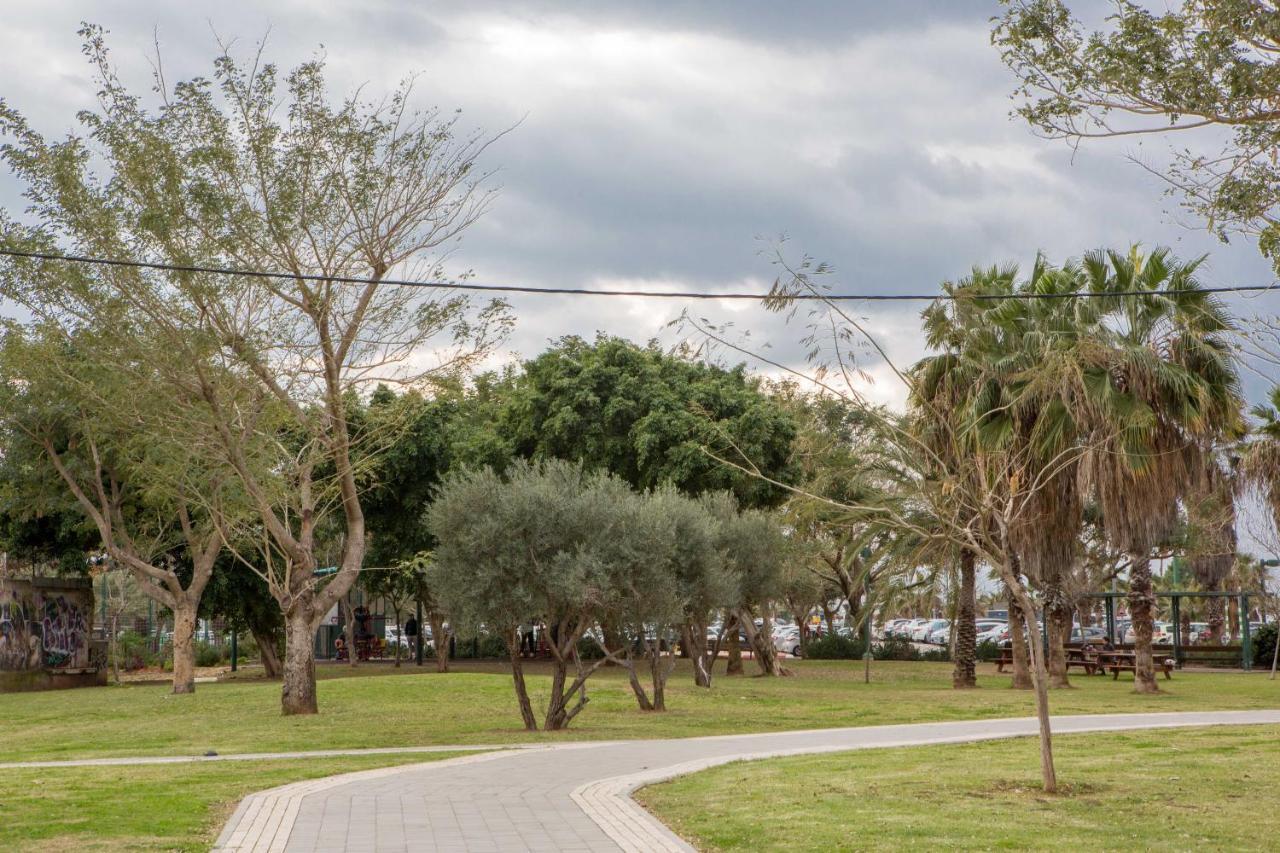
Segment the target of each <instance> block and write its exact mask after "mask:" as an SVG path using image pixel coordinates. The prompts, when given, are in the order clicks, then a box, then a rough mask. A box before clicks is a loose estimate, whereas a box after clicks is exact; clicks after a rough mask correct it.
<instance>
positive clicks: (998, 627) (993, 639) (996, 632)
mask: <svg viewBox="0 0 1280 853" xmlns="http://www.w3.org/2000/svg"><path fill="white" fill-rule="evenodd" d="M1008 632H1009V625H1008V623H1006V622H997V623H995V624H994V625H992V626H991V627H989V628H987V629H986V630H985V631H983V630H979V631H978V642H979V643H998V642H1000V638H1001V635H1002V634H1003V635H1005V636H1007V635H1008Z"/></svg>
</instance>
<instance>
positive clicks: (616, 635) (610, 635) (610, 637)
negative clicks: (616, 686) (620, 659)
mask: <svg viewBox="0 0 1280 853" xmlns="http://www.w3.org/2000/svg"><path fill="white" fill-rule="evenodd" d="M600 634H601V636H602V637H604V647H605V648H606V649H620V648H622V645H623V643H625V642H626V638H625V637H623V636H622V632H621V631H619V630H618V629H617V627H616V626H614V625H606V624H604V623H603V622H602V623H601V624H600ZM604 665H605V666H617V665H618V664H617V663H616V662H614V661H612V660H608V661H605V664H604Z"/></svg>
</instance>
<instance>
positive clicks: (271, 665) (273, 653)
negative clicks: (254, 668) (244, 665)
mask: <svg viewBox="0 0 1280 853" xmlns="http://www.w3.org/2000/svg"><path fill="white" fill-rule="evenodd" d="M249 633H251V634H253V641H254V642H255V643H257V644H258V660H260V661H261V662H262V671H263V674H265V675H266V676H267V678H271V679H276V678H279V677H280V674H281V672H282V670H281V667H280V652H279V650H278V649H277V648H276V636H275V632H273V631H263V630H262V629H260V628H256V627H253V626H250V628H249Z"/></svg>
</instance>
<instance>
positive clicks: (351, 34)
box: [0, 0, 1271, 400]
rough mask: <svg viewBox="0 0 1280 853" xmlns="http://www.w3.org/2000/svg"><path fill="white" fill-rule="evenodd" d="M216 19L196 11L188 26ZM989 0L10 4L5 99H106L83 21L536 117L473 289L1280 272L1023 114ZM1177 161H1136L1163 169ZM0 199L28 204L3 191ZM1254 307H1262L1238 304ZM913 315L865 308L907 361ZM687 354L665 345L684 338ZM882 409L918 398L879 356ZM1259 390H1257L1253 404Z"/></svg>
mask: <svg viewBox="0 0 1280 853" xmlns="http://www.w3.org/2000/svg"><path fill="white" fill-rule="evenodd" d="M197 6H198V8H199V10H200V11H196V8H197ZM997 9H998V7H997V6H996V4H995V3H992V2H985V0H938V2H923V1H922V0H921V1H920V2H912V0H900V2H894V3H879V2H807V3H804V4H780V3H776V2H734V3H727V2H724V3H710V2H685V3H681V2H668V0H662V2H659V0H654V1H653V2H635V0H631V2H626V3H622V2H618V3H608V2H599V0H593V1H592V2H587V0H581V2H572V1H571V0H564V2H550V0H545V2H521V3H486V2H467V3H458V2H451V3H445V2H409V0H350V2H343V0H330V1H329V2H323V0H306V2H302V0H292V2H272V3H263V2H243V0H222V1H221V2H219V3H217V4H188V3H181V4H179V3H162V2H141V0H133V2H129V1H128V0H118V2H112V3H109V4H103V3H92V2H59V0H41V2H19V0H9V2H6V3H5V12H6V21H5V29H4V32H3V34H2V35H0V40H2V41H3V48H4V49H3V50H0V95H2V96H3V97H4V98H5V99H7V100H9V101H10V102H12V103H13V104H14V105H16V106H17V107H19V108H20V109H21V110H23V111H25V112H26V113H27V114H28V115H29V116H31V117H32V118H33V120H34V121H35V124H36V125H37V127H38V128H39V129H41V130H43V131H44V132H46V133H48V134H58V133H62V132H65V131H66V130H68V129H70V128H71V127H72V126H73V124H74V116H75V111H76V110H77V109H80V108H83V107H87V106H91V105H92V96H93V90H92V87H91V86H90V84H89V82H88V80H89V69H88V67H87V64H86V63H85V61H84V58H83V57H82V55H81V53H80V45H79V39H78V38H77V36H76V33H75V31H76V29H77V26H78V23H79V21H81V20H82V19H89V20H93V21H95V22H97V23H101V24H103V25H104V26H106V27H107V28H108V29H109V30H110V37H109V41H110V44H111V46H112V48H113V52H114V55H115V58H116V61H117V63H118V65H119V66H120V70H121V72H122V76H124V77H125V78H126V79H127V80H130V81H133V82H136V83H137V85H138V86H139V87H140V88H141V87H145V86H146V85H147V83H148V75H149V73H150V64H149V57H150V56H151V54H152V53H153V51H154V48H153V38H158V40H159V44H160V50H161V52H162V54H163V56H164V58H165V64H166V70H167V73H168V76H169V77H170V79H171V80H172V79H176V78H177V77H179V76H190V75H194V74H207V73H209V70H210V62H211V60H212V57H213V56H214V54H215V52H216V49H217V48H216V45H215V41H214V37H213V32H214V31H216V32H217V33H218V34H220V35H221V36H223V37H224V38H227V37H236V38H238V39H239V40H240V42H239V43H240V46H241V47H242V49H243V51H244V52H245V53H248V52H250V51H252V50H253V49H254V46H255V44H256V42H258V41H259V40H261V39H262V38H264V37H265V38H266V39H267V50H266V54H267V56H268V58H269V59H271V60H272V61H274V62H276V63H277V64H279V65H281V66H284V67H288V66H292V65H294V64H297V63H298V62H300V61H304V60H306V59H308V58H310V57H312V56H313V55H315V54H316V53H317V52H318V51H322V52H323V53H324V54H325V55H326V56H327V57H328V61H329V67H330V70H331V78H332V81H333V84H334V87H335V89H336V90H337V91H338V92H339V93H345V92H347V91H350V90H351V89H352V88H353V87H355V86H358V85H364V86H365V87H366V89H367V90H368V91H369V92H370V93H377V92H382V91H386V90H389V89H390V88H392V87H393V86H394V85H395V84H396V82H397V81H399V80H400V79H402V78H404V77H405V76H406V75H411V74H417V75H419V81H418V86H417V94H418V96H419V97H420V99H421V102H422V104H423V105H433V104H434V105H438V106H440V107H442V108H446V109H452V108H454V107H457V108H460V109H461V110H462V111H463V124H464V126H467V127H472V126H474V127H480V128H486V129H488V130H491V131H498V130H501V129H503V128H507V127H510V126H512V125H513V124H516V123H517V122H519V126H518V127H517V128H516V129H515V130H514V131H513V132H512V133H510V134H509V135H507V136H506V137H505V138H503V139H502V140H501V141H500V142H499V144H497V145H496V146H494V147H493V148H492V149H490V151H489V152H488V153H487V155H486V160H485V162H484V165H485V166H487V167H491V168H497V169H498V170H499V172H498V175H497V178H496V181H497V183H498V184H500V186H501V193H500V195H499V196H498V198H497V199H496V202H495V204H494V205H493V207H492V210H491V212H490V213H489V214H488V215H487V217H486V218H485V219H484V220H482V221H481V222H480V223H479V224H478V225H476V226H475V227H474V229H473V230H472V231H470V232H469V234H468V235H467V237H466V239H465V241H464V243H463V246H462V250H461V251H460V252H459V253H458V254H457V255H456V257H455V259H454V260H455V270H456V271H461V270H463V269H470V270H473V271H474V274H475V276H476V278H477V280H479V281H482V282H510V283H519V284H531V285H562V286H574V287H578V286H589V287H628V288H672V289H674V288H681V289H683V288H689V289H697V290H704V291H716V290H721V291H725V290H757V289H764V288H766V287H767V285H768V283H769V281H771V279H772V277H773V275H774V269H773V267H771V265H770V264H769V263H768V260H767V258H765V257H762V256H761V252H762V250H763V251H765V252H766V253H767V252H768V250H769V249H770V247H771V246H772V245H773V241H774V240H775V239H776V237H777V236H778V235H780V234H786V235H788V237H789V241H788V243H787V244H786V251H787V252H788V253H789V254H790V255H791V256H792V257H798V256H799V255H801V254H807V255H810V256H813V257H815V258H817V259H821V260H825V261H828V262H830V263H831V264H832V265H833V266H834V268H835V270H836V275H835V276H834V277H833V279H832V282H833V284H834V285H835V286H836V288H837V289H838V290H841V291H847V292H867V293H873V292H874V293H884V292H899V293H900V292H931V291H934V290H936V288H937V286H938V283H939V282H940V281H942V280H944V279H947V278H953V277H959V276H962V275H964V274H965V273H966V272H967V271H968V270H969V268H970V267H971V266H972V265H974V264H983V265H986V264H992V263H1002V262H1007V261H1018V262H1021V263H1022V264H1023V265H1024V266H1026V265H1028V264H1029V263H1030V260H1031V258H1032V257H1033V256H1034V253H1035V251H1036V250H1037V249H1042V250H1044V251H1045V252H1046V253H1048V255H1049V256H1050V257H1051V258H1052V259H1055V260H1062V259H1064V258H1066V257H1068V256H1073V255H1078V254H1079V253H1081V252H1082V251H1084V250H1087V249H1090V248H1094V247H1098V246H1116V247H1124V246H1126V245H1128V244H1129V243H1131V242H1135V241H1137V242H1142V243H1144V244H1146V245H1148V246H1154V245H1159V244H1167V245H1170V246H1172V247H1174V249H1175V251H1176V252H1177V253H1179V254H1180V255H1182V256H1186V257H1189V256H1195V255H1198V254H1201V253H1204V252H1210V253H1211V259H1210V262H1209V264H1208V266H1207V267H1206V272H1205V275H1204V278H1205V280H1206V281H1207V282H1208V283H1210V284H1229V283H1242V282H1243V283H1257V282H1269V281H1270V280H1271V275H1270V270H1269V269H1268V266H1267V265H1266V264H1265V263H1263V262H1262V261H1261V260H1260V259H1259V257H1258V255H1257V252H1256V249H1255V247H1254V246H1253V245H1252V244H1251V243H1250V242H1249V241H1244V240H1240V241H1236V242H1234V243H1233V244H1232V245H1230V246H1224V245H1221V244H1219V243H1217V242H1216V241H1214V240H1212V239H1210V238H1209V237H1208V235H1206V234H1205V233H1204V232H1203V231H1202V230H1199V229H1197V228H1195V227H1194V223H1190V222H1187V221H1183V220H1185V217H1183V216H1182V215H1181V214H1180V213H1179V211H1178V209H1177V207H1176V204H1174V203H1173V202H1171V201H1170V200H1169V199H1166V198H1164V197H1163V196H1162V187H1161V185H1160V183H1159V182H1158V180H1157V179H1155V178H1153V177H1151V176H1150V175H1149V174H1147V173H1145V172H1143V171H1142V170H1141V169H1139V168H1137V167H1136V166H1134V165H1132V164H1131V163H1129V162H1127V161H1126V160H1125V155H1126V154H1133V153H1135V152H1138V150H1139V149H1138V148H1137V147H1136V144H1135V143H1133V142H1131V141H1130V142H1125V143H1119V142H1117V143H1105V142H1103V143H1097V144H1091V145H1089V146H1087V147H1085V148H1084V149H1082V150H1081V151H1079V152H1077V153H1076V154H1075V156H1074V158H1073V156H1072V153H1071V152H1070V151H1069V150H1068V149H1067V147H1066V146H1065V145H1063V144H1061V143H1054V142H1048V141H1045V140H1042V139H1039V138H1036V137H1035V136H1033V135H1032V133H1031V132H1030V131H1029V130H1028V128H1027V127H1026V126H1025V125H1024V124H1022V123H1020V122H1018V121H1015V120H1011V119H1010V118H1009V116H1008V112H1009V109H1010V102H1009V100H1008V97H1007V96H1008V93H1009V90H1010V88H1011V76H1010V74H1009V72H1008V71H1007V70H1006V69H1005V68H1004V66H1003V65H1002V64H1001V62H1000V60H999V57H998V55H997V54H996V51H995V50H994V49H993V48H992V47H991V46H990V44H989V19H990V17H991V15H993V14H994V13H995V12H996V11H997ZM1164 145H1165V143H1162V142H1159V141H1158V140H1150V141H1148V142H1147V143H1146V150H1145V151H1144V152H1143V153H1142V156H1144V157H1148V158H1150V159H1152V160H1153V161H1156V162H1158V161H1159V159H1160V156H1161V152H1162V151H1163V150H1164V148H1163V146H1164ZM0 203H3V204H4V205H5V206H6V207H8V208H10V209H14V208H16V207H17V206H19V205H20V203H21V202H20V200H19V199H18V197H17V188H16V186H15V184H14V182H13V180H12V179H11V178H10V177H8V176H7V175H6V176H2V177H0ZM514 302H515V305H516V307H517V309H518V312H519V323H518V327H517V329H516V333H515V336H514V337H513V339H512V341H511V349H512V351H513V352H516V353H519V354H525V355H528V354H532V353H535V352H537V351H538V350H540V349H541V348H543V347H544V346H545V345H546V342H547V341H548V340H550V339H553V338H556V337H558V336H560V335H564V334H569V333H575V334H581V335H585V336H591V335H593V334H594V333H595V332H596V331H597V330H605V331H609V332H613V333H617V334H622V335H626V336H627V337H631V338H633V339H636V340H644V339H647V338H649V337H651V336H656V335H663V334H664V332H663V329H664V326H665V324H666V323H667V322H668V321H669V320H671V319H672V318H673V317H675V316H676V315H677V314H678V313H679V311H680V309H681V306H680V305H679V304H676V303H666V302H652V301H641V300H629V299H628V300H603V299H569V298H519V299H516V300H514ZM1239 305H1240V310H1241V311H1243V312H1244V313H1253V312H1254V311H1255V310H1256V309H1257V306H1258V305H1259V303H1258V302H1257V301H1252V302H1250V301H1240V302H1239ZM919 308H920V305H918V304H913V303H905V304H897V305H895V306H893V307H889V308H882V307H872V308H868V309H865V310H864V311H863V313H864V314H865V315H867V316H868V317H869V318H870V327H871V328H872V329H874V330H875V331H876V332H877V333H878V334H879V335H880V336H881V338H882V339H883V341H884V343H885V344H886V345H887V348H888V350H889V352H890V353H891V354H892V355H893V356H894V357H895V359H900V360H902V361H904V362H905V361H909V360H910V359H912V358H915V357H917V356H918V355H919V354H920V352H921V350H920V340H919V335H918V331H917V329H918V326H917V322H916V317H917V314H918V311H919ZM699 314H700V315H702V316H706V317H708V318H709V319H713V320H717V321H732V322H734V323H735V327H736V328H737V329H739V330H748V329H749V330H751V332H752V340H753V341H754V344H755V345H757V346H760V345H764V344H768V345H769V346H770V347H771V357H774V358H778V359H781V360H783V361H795V360H796V359H798V358H799V354H800V353H801V352H802V348H801V347H800V346H799V345H798V344H797V340H798V338H799V337H800V336H801V334H802V330H800V329H797V328H786V327H784V325H783V323H782V321H781V320H780V319H779V318H777V317H772V316H770V315H766V314H764V313H763V312H762V311H761V310H760V309H758V308H756V307H755V306H754V304H736V305H735V304H729V303H723V302H719V303H710V304H701V305H699ZM666 335H667V338H668V339H669V336H670V333H669V332H668V333H666ZM868 367H869V368H870V371H871V373H872V375H873V376H876V377H878V378H879V381H878V383H877V384H876V386H875V388H874V389H872V393H873V395H874V396H876V397H878V398H881V399H886V400H897V399H900V397H901V392H900V389H898V388H897V387H896V385H895V384H894V383H893V382H892V381H891V380H890V379H889V378H888V377H887V375H886V371H884V370H882V369H879V368H878V367H877V366H876V365H875V364H873V363H872V364H869V365H868ZM1261 387H1262V386H1261V385H1260V384H1256V383H1255V388H1254V390H1255V393H1256V391H1257V389H1260V388H1261Z"/></svg>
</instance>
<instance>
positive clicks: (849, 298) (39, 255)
mask: <svg viewBox="0 0 1280 853" xmlns="http://www.w3.org/2000/svg"><path fill="white" fill-rule="evenodd" d="M0 256H8V257H11V258H25V259H28V260H40V261H66V262H69V263H76V264H91V265H96V266H108V267H130V268H135V269H148V270H159V271H164V272H179V273H202V274H210V275H227V276H242V277H248V278H270V279H289V280H293V281H313V282H321V283H326V284H352V285H367V284H375V283H376V284H379V285H388V286H395V287H421V288H429V289H438V290H467V291H481V292H492V293H527V294H535V295H540V296H557V295H563V296H631V297H641V298H645V299H751V300H757V301H759V300H764V299H769V298H771V295H770V294H768V293H707V292H703V291H696V290H672V291H663V290H599V289H593V288H585V287H534V286H531V285H517V284H468V283H465V282H451V281H412V280H407V279H395V278H384V279H379V280H377V281H376V282H375V281H373V280H370V279H366V278H357V277H351V276H326V275H317V274H306V273H302V274H295V273H290V272H269V271H265V270H242V269H234V268H229V267H206V266H197V265H186V264H165V263H158V262H154V261H129V260H120V259H116V258H93V257H87V256H84V255H61V254H56V253H53V252H30V251H22V250H19V249H0ZM1276 289H1280V286H1278V285H1276V284H1242V285H1232V286H1228V287H1199V288H1195V289H1188V290H1185V291H1178V290H1158V291H1151V290H1123V291H1111V292H1104V293H1094V292H1092V291H1068V292H1064V293H1027V292H1022V293H1006V294H972V295H967V296H965V297H963V298H967V299H978V300H990V299H1075V298H1082V299H1100V298H1106V297H1112V298H1114V297H1119V296H1176V295H1179V294H1180V293H1185V294H1187V295H1189V296H1190V295H1197V296H1198V295H1206V294H1217V293H1256V292H1260V291H1267V290H1276ZM772 298H776V299H779V300H780V301H791V300H797V301H810V302H934V301H937V300H955V299H960V298H962V297H960V296H956V295H954V294H946V293H935V294H926V293H796V294H781V295H776V296H773V297H772Z"/></svg>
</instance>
